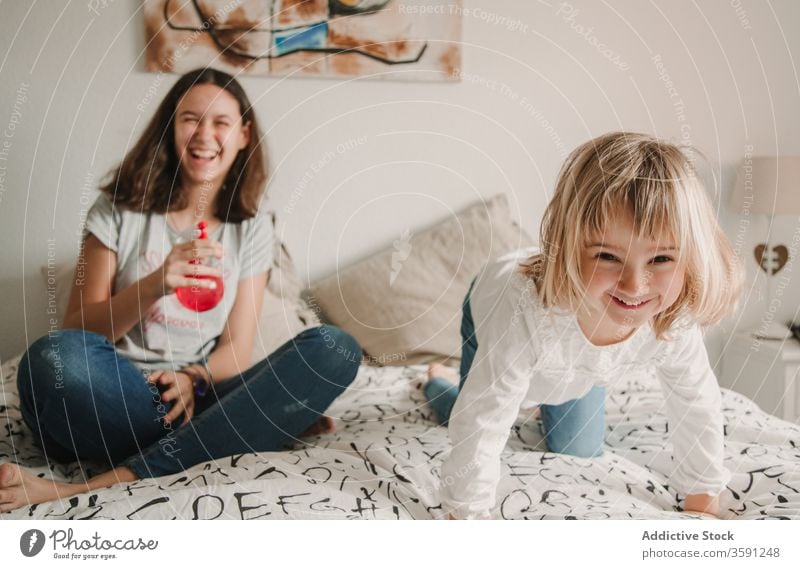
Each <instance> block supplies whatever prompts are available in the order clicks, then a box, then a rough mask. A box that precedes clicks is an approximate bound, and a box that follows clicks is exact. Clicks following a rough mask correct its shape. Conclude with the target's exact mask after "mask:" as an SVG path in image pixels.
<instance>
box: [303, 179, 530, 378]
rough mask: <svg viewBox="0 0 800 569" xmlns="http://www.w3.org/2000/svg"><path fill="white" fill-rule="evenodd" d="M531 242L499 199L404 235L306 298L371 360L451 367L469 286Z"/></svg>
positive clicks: (313, 289)
mask: <svg viewBox="0 0 800 569" xmlns="http://www.w3.org/2000/svg"><path fill="white" fill-rule="evenodd" d="M532 243H533V241H532V239H531V238H530V236H529V235H527V233H525V231H524V230H522V229H521V228H520V227H519V226H518V225H517V224H516V223H515V222H514V220H513V219H512V218H511V214H510V211H509V207H508V200H507V198H506V196H505V195H502V194H501V195H497V196H495V197H493V198H491V199H489V200H488V201H486V202H480V203H477V204H475V205H473V206H471V207H469V208H467V209H466V210H464V211H462V212H461V213H459V214H458V215H456V216H453V217H450V218H448V219H446V220H444V221H442V222H441V223H439V224H438V225H436V226H434V227H431V228H430V229H427V230H425V231H422V232H420V233H417V234H415V235H413V236H410V237H408V236H401V237H400V239H398V240H397V241H395V242H394V246H393V247H392V248H391V249H387V250H385V251H383V252H381V253H379V254H377V255H374V256H372V257H370V258H368V259H366V260H363V261H361V262H358V263H356V264H354V265H352V266H350V267H348V268H346V269H343V270H340V271H339V272H338V274H335V275H332V276H331V277H328V278H326V279H324V280H322V281H320V282H318V283H317V284H315V285H314V286H313V287H311V289H310V290H309V297H310V300H311V302H312V304H315V305H316V306H317V307H319V309H320V310H321V313H322V316H323V318H324V319H325V320H326V321H328V322H330V323H331V324H334V325H336V326H339V327H340V328H342V329H344V330H346V331H347V332H349V333H350V334H352V335H353V336H355V338H356V339H357V340H358V341H359V343H360V344H361V346H362V348H363V349H364V352H365V355H366V357H367V360H368V361H369V362H371V363H376V364H386V365H407V364H414V363H426V362H430V361H434V360H443V361H448V362H450V363H453V362H454V361H455V360H458V359H459V358H460V355H461V336H460V326H461V305H462V302H463V300H464V295H465V294H466V292H467V290H468V288H469V284H470V282H471V281H472V279H473V278H474V277H475V275H476V274H477V273H478V271H479V270H480V269H481V267H482V266H483V265H485V264H486V263H487V262H488V261H489V260H490V259H492V258H494V257H497V256H499V255H501V254H503V253H505V252H508V251H510V250H514V249H518V248H521V247H528V246H530V245H532Z"/></svg>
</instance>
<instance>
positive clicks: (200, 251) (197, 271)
mask: <svg viewBox="0 0 800 569" xmlns="http://www.w3.org/2000/svg"><path fill="white" fill-rule="evenodd" d="M210 257H216V258H217V259H222V245H221V244H220V242H219V241H214V240H213V239H192V240H191V241H187V242H186V243H178V244H177V245H175V246H174V247H173V248H172V250H171V251H170V252H169V254H168V255H167V258H166V259H164V264H163V265H161V267H159V268H158V269H156V270H155V271H154V272H153V273H152V275H151V276H152V277H153V278H155V279H157V283H156V286H157V287H158V290H159V291H161V292H163V294H165V295H168V294H172V293H173V292H175V289H176V288H178V287H182V286H185V287H203V288H210V287H212V286H215V285H216V283H214V281H212V280H209V279H198V278H193V277H192V276H194V277H197V276H199V275H203V276H211V277H220V278H222V270H221V269H219V268H217V267H209V266H208V265H204V264H203V263H202V261H203V259H208V258H210ZM189 261H199V262H196V263H190V262H189ZM186 275H192V276H188V277H187V276H186Z"/></svg>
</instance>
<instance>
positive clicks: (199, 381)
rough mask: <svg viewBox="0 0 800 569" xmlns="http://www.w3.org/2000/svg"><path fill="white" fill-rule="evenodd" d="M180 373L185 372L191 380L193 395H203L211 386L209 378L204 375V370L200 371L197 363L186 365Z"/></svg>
mask: <svg viewBox="0 0 800 569" xmlns="http://www.w3.org/2000/svg"><path fill="white" fill-rule="evenodd" d="M181 373H183V374H186V375H188V376H189V378H190V379H191V380H192V387H193V388H194V395H195V397H203V396H204V395H205V394H206V393H208V388H209V387H210V386H211V380H210V378H208V377H206V375H205V373H204V372H201V371H200V368H199V366H198V365H196V364H193V365H190V366H186V367H185V368H183V369H182V370H181Z"/></svg>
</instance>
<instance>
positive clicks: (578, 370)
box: [441, 250, 730, 519]
mask: <svg viewBox="0 0 800 569" xmlns="http://www.w3.org/2000/svg"><path fill="white" fill-rule="evenodd" d="M535 252H536V251H532V250H523V251H517V252H514V253H511V254H509V255H506V256H505V257H502V258H500V259H498V260H497V261H495V262H493V263H490V264H489V265H488V266H487V267H485V269H484V270H483V271H482V272H481V274H480V275H478V278H477V279H476V281H475V285H474V287H473V289H472V294H471V296H470V308H471V311H472V317H473V321H474V322H475V333H476V339H477V342H478V349H477V352H476V353H475V359H474V361H473V363H472V367H471V369H470V371H469V375H468V379H467V381H466V383H465V384H464V387H463V388H462V390H461V392H460V394H459V396H458V399H457V401H456V403H455V406H454V407H453V410H452V413H451V415H450V420H449V433H450V439H451V441H452V443H453V449H452V451H451V453H450V456H449V457H448V458H447V460H446V461H445V463H444V465H443V466H442V476H441V480H442V486H441V488H442V490H441V492H442V494H441V498H442V502H443V507H444V509H445V511H446V512H451V513H452V514H453V515H454V516H455V517H457V518H460V519H476V518H490V517H491V514H490V512H491V510H492V508H494V506H495V491H496V488H497V484H498V482H499V479H500V455H501V453H502V451H503V448H504V447H505V445H506V442H507V440H508V436H509V432H510V429H511V427H512V426H513V424H514V421H515V420H516V419H517V417H518V415H519V413H520V411H526V410H530V409H532V408H534V407H536V406H537V405H538V404H540V403H544V404H550V405H557V404H560V403H564V402H566V401H570V400H572V399H576V398H579V397H583V396H584V395H586V394H587V393H588V392H589V390H590V389H591V388H592V386H594V385H599V386H610V385H613V383H614V380H615V379H617V378H622V377H625V376H626V375H628V374H631V373H642V372H644V373H650V374H652V373H655V374H656V376H657V377H658V379H659V381H660V384H661V388H662V390H663V392H664V396H665V400H666V413H667V419H668V423H669V430H670V442H671V443H672V445H673V451H674V452H673V456H674V462H673V464H674V467H673V470H672V472H671V473H669V478H670V482H671V485H672V486H673V487H674V488H675V489H676V490H677V492H678V493H679V494H682V495H686V494H700V493H704V494H711V495H717V494H719V493H720V492H721V491H722V490H723V489H724V487H725V484H726V483H727V482H728V481H729V480H730V472H729V471H728V470H727V469H726V468H725V467H724V466H723V429H722V409H721V396H720V391H719V385H718V384H717V380H716V377H715V376H714V372H713V371H712V369H711V366H710V364H709V361H708V355H707V353H706V349H705V345H704V344H703V337H702V333H701V331H700V328H699V326H698V325H696V324H694V323H691V322H690V321H689V320H688V319H682V320H681V321H680V323H679V324H676V325H675V326H673V328H672V330H670V337H671V340H669V341H667V340H657V339H656V337H655V333H654V332H653V330H652V328H651V327H650V326H641V327H640V328H639V329H638V330H636V331H635V332H634V333H633V334H632V335H631V336H630V337H628V339H626V340H625V341H623V342H620V343H618V344H613V345H610V346H596V345H594V344H592V343H590V342H589V341H588V340H587V338H586V336H585V335H584V334H583V331H582V330H581V329H580V327H579V325H578V321H577V317H576V315H575V314H574V313H570V312H568V311H565V310H562V309H558V308H551V309H546V308H545V307H544V306H543V304H542V303H541V300H540V299H539V296H538V294H537V292H536V286H535V284H534V282H533V281H532V280H531V279H529V278H527V277H525V276H524V275H522V274H521V273H520V271H519V262H520V260H524V259H525V258H526V257H528V256H530V255H531V254H533V253H535Z"/></svg>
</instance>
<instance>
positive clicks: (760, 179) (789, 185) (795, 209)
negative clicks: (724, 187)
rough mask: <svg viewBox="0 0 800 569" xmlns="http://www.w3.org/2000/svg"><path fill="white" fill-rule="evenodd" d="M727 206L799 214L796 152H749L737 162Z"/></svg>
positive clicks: (799, 160) (799, 180) (798, 159)
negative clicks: (755, 153) (759, 153)
mask: <svg viewBox="0 0 800 569" xmlns="http://www.w3.org/2000/svg"><path fill="white" fill-rule="evenodd" d="M731 208H732V209H733V210H735V211H737V212H745V211H749V212H750V213H760V214H766V215H800V156H753V157H752V158H745V159H744V160H743V161H742V164H741V165H740V166H739V173H738V176H737V177H736V187H735V188H734V191H733V194H732V196H731Z"/></svg>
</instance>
